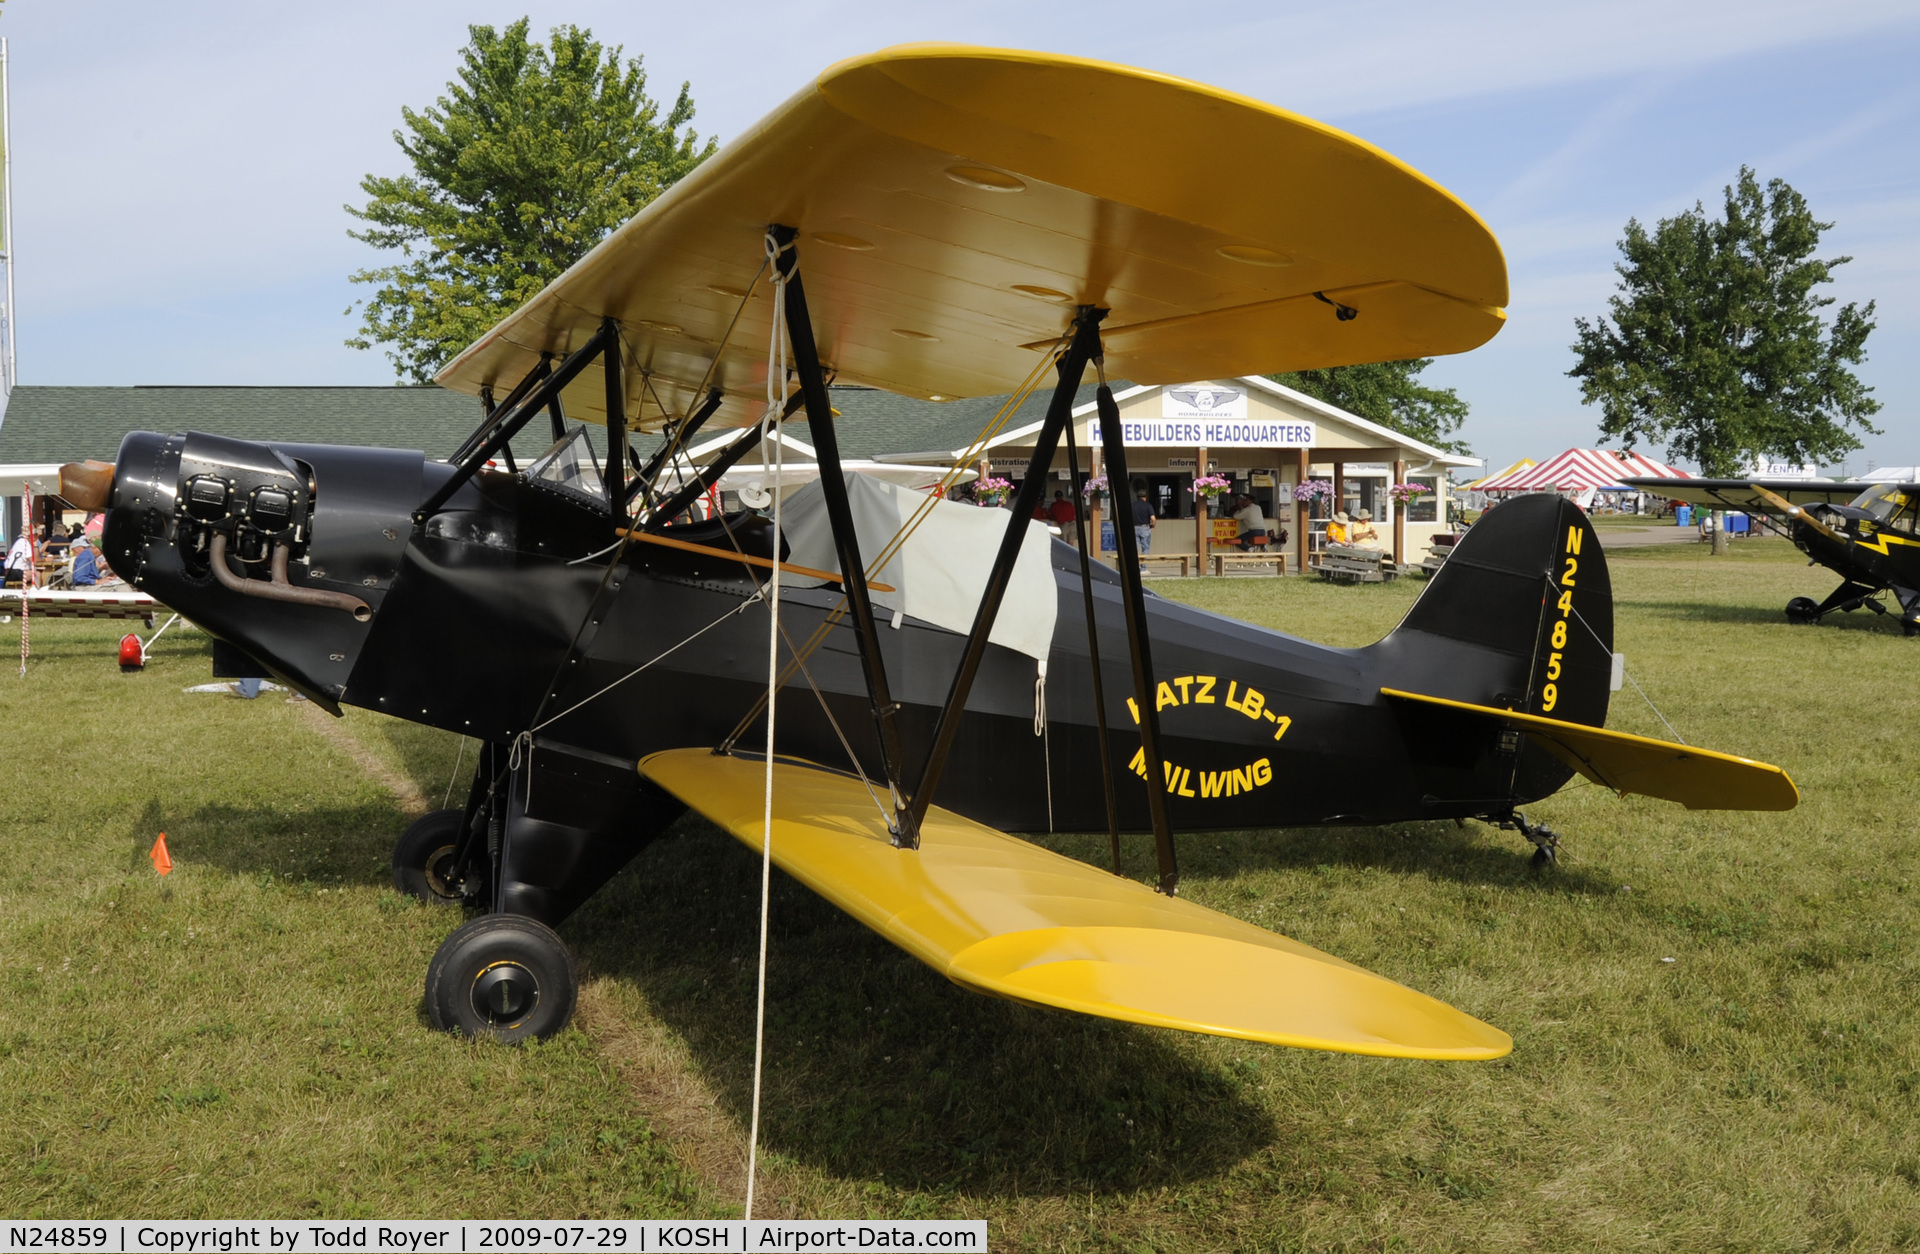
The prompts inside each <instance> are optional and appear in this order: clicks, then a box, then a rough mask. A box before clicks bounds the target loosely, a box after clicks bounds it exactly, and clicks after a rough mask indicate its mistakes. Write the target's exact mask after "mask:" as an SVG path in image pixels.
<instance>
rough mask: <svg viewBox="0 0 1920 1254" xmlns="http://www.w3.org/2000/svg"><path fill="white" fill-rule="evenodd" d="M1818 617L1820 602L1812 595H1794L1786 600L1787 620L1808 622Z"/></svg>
mask: <svg viewBox="0 0 1920 1254" xmlns="http://www.w3.org/2000/svg"><path fill="white" fill-rule="evenodd" d="M1818 617H1820V603H1819V602H1817V601H1815V600H1814V599H1813V598H1812V597H1795V598H1793V600H1791V601H1789V602H1787V621H1788V622H1790V623H1810V622H1812V621H1813V620H1814V619H1816V618H1818Z"/></svg>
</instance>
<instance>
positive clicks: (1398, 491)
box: [1387, 483, 1433, 505]
mask: <svg viewBox="0 0 1920 1254" xmlns="http://www.w3.org/2000/svg"><path fill="white" fill-rule="evenodd" d="M1432 494H1433V489H1432V488H1430V487H1428V486H1427V485H1426V484H1424V483H1396V484H1394V485H1393V486H1392V487H1390V488H1388V489H1387V495H1388V496H1390V497H1392V498H1393V499H1394V500H1395V501H1396V502H1398V503H1399V504H1401V505H1405V504H1406V503H1407V502H1408V501H1412V500H1417V499H1419V498H1420V497H1423V496H1431V495H1432Z"/></svg>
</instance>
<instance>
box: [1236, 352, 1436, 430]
mask: <svg viewBox="0 0 1920 1254" xmlns="http://www.w3.org/2000/svg"><path fill="white" fill-rule="evenodd" d="M1432 364H1433V358H1431V357H1427V358H1422V359H1420V360H1417V361H1381V362H1372V363H1369V364H1367V365H1364V366H1331V367H1328V368H1326V369H1324V370H1294V371H1289V372H1287V373H1285V374H1274V375H1268V376H1267V377H1268V378H1270V379H1272V380H1273V381H1274V382H1275V383H1283V384H1285V385H1286V386H1288V387H1290V388H1293V389H1295V390H1296V391H1300V392H1305V393H1306V394H1307V395H1308V396H1311V397H1313V398H1314V399H1316V400H1322V401H1325V402H1326V403H1327V404H1329V405H1338V406H1339V407H1340V408H1341V409H1344V410H1346V411H1347V412H1348V413H1354V414H1359V415H1360V416H1361V417H1362V418H1365V419H1367V420H1368V421H1369V422H1377V423H1379V424H1380V425H1381V426H1383V427H1392V428H1393V429H1394V430H1395V431H1398V432H1399V433H1400V434H1402V435H1410V436H1412V437H1413V438H1414V439H1416V440H1423V441H1425V442H1426V443H1428V444H1431V445H1433V446H1434V447H1435V448H1442V449H1445V450H1447V451H1448V452H1449V453H1465V452H1468V451H1470V450H1469V449H1468V448H1467V444H1466V441H1464V440H1456V439H1452V438H1450V437H1451V436H1452V435H1453V433H1454V432H1455V431H1458V430H1459V429H1460V424H1461V423H1463V422H1465V421H1466V420H1467V403H1466V402H1465V401H1463V400H1461V399H1460V396H1459V394H1458V393H1457V392H1455V391H1454V390H1453V389H1452V388H1430V387H1422V386H1421V384H1420V381H1419V375H1420V372H1421V371H1423V370H1425V369H1426V368H1427V367H1428V366H1431V365H1432Z"/></svg>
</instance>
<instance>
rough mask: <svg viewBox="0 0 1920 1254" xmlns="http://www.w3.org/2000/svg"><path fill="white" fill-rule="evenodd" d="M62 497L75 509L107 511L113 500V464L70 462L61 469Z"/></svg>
mask: <svg viewBox="0 0 1920 1254" xmlns="http://www.w3.org/2000/svg"><path fill="white" fill-rule="evenodd" d="M60 496H61V499H62V500H64V501H66V503H67V504H69V505H71V506H73V507H74V508H75V509H84V510H92V511H95V512H97V511H100V510H103V509H105V508H106V507H107V506H108V504H110V503H111V502H112V500H113V463H112V462H96V461H91V460H89V461H84V462H68V463H67V464H66V465H64V466H62V467H60Z"/></svg>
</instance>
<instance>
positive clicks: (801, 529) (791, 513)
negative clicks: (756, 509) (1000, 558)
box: [780, 474, 1060, 662]
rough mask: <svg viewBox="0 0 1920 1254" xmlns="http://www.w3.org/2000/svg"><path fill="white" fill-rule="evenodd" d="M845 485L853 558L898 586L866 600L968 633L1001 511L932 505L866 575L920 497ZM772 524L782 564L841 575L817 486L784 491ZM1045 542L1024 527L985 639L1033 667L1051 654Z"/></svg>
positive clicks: (887, 486)
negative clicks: (780, 542)
mask: <svg viewBox="0 0 1920 1254" xmlns="http://www.w3.org/2000/svg"><path fill="white" fill-rule="evenodd" d="M846 484H847V497H848V500H849V501H850V502H851V504H852V507H853V530H854V534H855V535H857V536H858V537H859V539H860V559H861V560H862V561H863V562H865V563H866V564H867V566H868V569H869V571H870V577H871V578H872V579H874V580H876V581H877V582H880V583H885V584H892V585H893V586H894V587H895V588H896V589H898V591H896V592H879V591H875V592H874V594H873V600H874V603H875V604H876V605H884V606H886V607H887V608H888V609H890V610H903V611H905V612H906V613H908V614H910V615H912V616H913V617H914V618H917V619H921V620H922V621H924V622H929V623H933V624H935V625H936V626H940V627H945V628H946V629H947V630H949V631H956V632H959V633H961V634H962V635H965V634H966V633H967V632H969V631H972V630H973V619H974V614H975V613H976V612H977V611H978V610H979V608H980V594H981V593H982V592H984V591H985V590H986V586H987V576H988V574H989V573H991V572H992V570H993V558H994V555H995V554H996V553H998V552H999V551H1000V541H1001V538H1002V537H1003V536H1004V535H1005V534H1006V530H1007V521H1008V515H1007V511H1006V510H1002V509H981V508H980V507H979V506H977V505H960V504H957V503H955V502H953V501H941V500H936V501H934V502H933V508H932V509H931V510H930V511H929V512H928V513H927V516H926V517H925V518H923V519H921V520H920V525H919V526H918V527H916V528H914V531H913V534H912V535H911V536H909V537H908V538H907V541H906V543H904V544H902V545H901V546H900V549H899V551H898V552H897V553H895V554H894V556H893V557H892V558H891V559H890V560H889V561H888V562H887V564H886V565H885V566H883V567H882V568H880V570H878V571H872V566H873V559H874V558H875V557H876V556H878V555H879V554H880V553H881V552H883V551H885V549H886V548H887V547H888V546H889V545H891V544H892V543H893V539H894V537H895V536H896V535H898V534H899V533H900V531H901V529H902V528H903V527H905V526H906V525H907V522H908V520H909V519H911V518H912V517H913V516H914V513H915V512H916V511H918V510H919V509H920V508H921V507H922V506H924V505H926V504H927V494H926V493H924V492H916V491H914V490H913V489H911V488H903V487H900V486H898V485H896V484H891V483H885V482H882V481H881V480H879V479H875V478H872V477H870V476H867V475H860V474H850V475H848V476H846ZM780 527H781V531H782V532H783V533H784V534H785V536H786V540H787V547H788V549H789V551H790V554H789V557H788V559H787V560H788V561H790V562H793V563H794V564H796V565H799V566H811V567H814V568H815V569H816V570H832V571H837V570H839V569H840V562H839V559H838V557H837V556H836V555H835V553H834V548H833V531H832V529H831V528H830V527H829V526H828V525H827V499H826V494H825V493H824V492H823V491H822V490H821V487H820V483H819V481H818V480H815V481H814V482H812V483H809V484H808V485H807V486H806V487H804V488H801V489H800V490H798V491H796V492H791V493H789V494H788V496H787V498H786V500H785V501H783V502H782V503H781V507H780ZM1052 543H1053V534H1052V532H1051V531H1049V530H1048V529H1047V526H1046V524H1044V523H1041V522H1037V521H1033V520H1029V521H1028V523H1027V535H1026V539H1025V540H1024V541H1023V542H1022V543H1021V545H1020V556H1019V558H1018V560H1016V561H1015V562H1014V564H1013V578H1012V579H1011V580H1010V581H1009V582H1008V584H1007V594H1006V597H1005V598H1004V599H1003V600H1002V601H1001V602H1000V613H999V616H998V617H996V618H995V619H994V623H993V631H992V633H991V634H990V635H988V637H987V640H988V641H989V642H990V643H992V644H997V645H1000V646H1002V647H1004V648H1008V649H1014V650H1017V651H1019V652H1021V653H1024V654H1026V655H1027V656H1028V657H1031V658H1037V659H1038V660H1040V661H1042V662H1044V661H1046V660H1047V653H1048V650H1049V649H1050V648H1051V647H1052V644H1053V620H1054V618H1055V616H1056V615H1057V614H1058V613H1059V608H1060V607H1059V604H1058V602H1057V601H1056V599H1055V592H1054V583H1053V566H1052V563H1051V562H1050V561H1049V560H1048V557H1049V552H1050V547H1051V545H1052Z"/></svg>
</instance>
